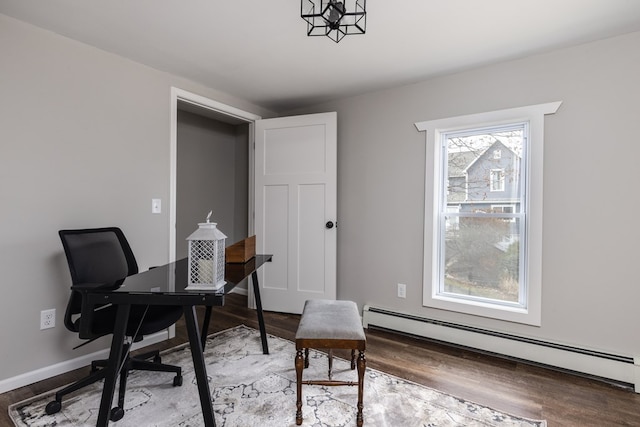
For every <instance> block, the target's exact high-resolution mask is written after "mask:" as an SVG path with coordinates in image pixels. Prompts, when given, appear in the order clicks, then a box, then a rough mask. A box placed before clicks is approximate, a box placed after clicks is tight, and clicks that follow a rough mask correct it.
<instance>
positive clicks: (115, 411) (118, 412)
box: [109, 406, 124, 422]
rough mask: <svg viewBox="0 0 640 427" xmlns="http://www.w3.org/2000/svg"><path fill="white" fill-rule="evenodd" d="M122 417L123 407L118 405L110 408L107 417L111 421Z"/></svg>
mask: <svg viewBox="0 0 640 427" xmlns="http://www.w3.org/2000/svg"><path fill="white" fill-rule="evenodd" d="M122 417H124V409H122V408H121V407H119V406H116V407H115V408H111V414H110V415H109V419H110V420H111V421H114V422H115V421H119V420H121V419H122Z"/></svg>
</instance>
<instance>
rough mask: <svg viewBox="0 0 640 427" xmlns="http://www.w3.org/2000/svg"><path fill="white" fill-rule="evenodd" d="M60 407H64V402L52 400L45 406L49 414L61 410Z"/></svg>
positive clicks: (45, 410)
mask: <svg viewBox="0 0 640 427" xmlns="http://www.w3.org/2000/svg"><path fill="white" fill-rule="evenodd" d="M60 409H62V402H58V401H57V400H52V401H51V402H49V403H47V406H46V407H45V408H44V412H46V413H47V415H52V414H55V413H58V412H60Z"/></svg>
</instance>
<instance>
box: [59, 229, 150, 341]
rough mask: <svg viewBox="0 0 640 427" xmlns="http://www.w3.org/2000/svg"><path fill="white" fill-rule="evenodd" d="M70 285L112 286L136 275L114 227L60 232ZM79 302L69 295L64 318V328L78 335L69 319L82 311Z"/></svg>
mask: <svg viewBox="0 0 640 427" xmlns="http://www.w3.org/2000/svg"><path fill="white" fill-rule="evenodd" d="M58 234H59V235H60V239H61V240H62V246H63V248H64V253H65V255H66V257H67V262H68V264H69V271H70V273H71V282H72V283H73V284H74V285H75V284H79V283H111V282H115V281H117V280H120V279H124V278H125V277H127V276H130V275H132V274H136V273H137V272H138V264H137V263H136V259H135V256H134V255H133V251H132V250H131V247H130V246H129V243H128V242H127V239H126V238H125V236H124V233H123V232H122V230H120V229H119V228H117V227H108V228H91V229H82V230H60V231H59V232H58ZM81 303H82V298H81V295H80V293H79V292H77V291H72V292H71V297H70V299H69V304H68V305H67V312H66V314H65V326H66V327H67V328H68V329H70V330H72V331H75V332H77V331H76V330H75V329H76V327H75V325H74V322H73V320H72V319H71V316H73V315H75V314H79V313H80V311H81Z"/></svg>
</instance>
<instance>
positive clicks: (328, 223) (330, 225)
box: [324, 221, 333, 229]
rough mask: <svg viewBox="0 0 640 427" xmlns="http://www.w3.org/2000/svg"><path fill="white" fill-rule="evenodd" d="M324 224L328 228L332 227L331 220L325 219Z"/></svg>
mask: <svg viewBox="0 0 640 427" xmlns="http://www.w3.org/2000/svg"><path fill="white" fill-rule="evenodd" d="M324 226H325V227H327V228H328V229H331V228H333V221H327V223H326V224H325V225H324Z"/></svg>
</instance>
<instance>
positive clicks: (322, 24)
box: [300, 0, 367, 43]
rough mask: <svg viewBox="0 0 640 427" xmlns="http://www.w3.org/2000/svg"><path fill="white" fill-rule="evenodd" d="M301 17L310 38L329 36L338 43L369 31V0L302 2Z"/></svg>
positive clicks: (306, 0)
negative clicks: (305, 22) (367, 5)
mask: <svg viewBox="0 0 640 427" xmlns="http://www.w3.org/2000/svg"><path fill="white" fill-rule="evenodd" d="M301 2H302V3H301V10H300V16H301V17H302V18H303V19H304V20H305V21H307V35H308V36H327V37H329V38H330V39H331V40H333V41H334V42H336V43H338V42H339V41H340V40H342V39H343V38H344V36H346V35H351V34H364V33H365V31H366V29H367V11H366V3H367V0H341V1H339V0H301Z"/></svg>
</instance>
